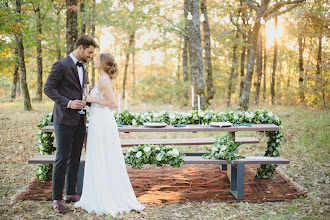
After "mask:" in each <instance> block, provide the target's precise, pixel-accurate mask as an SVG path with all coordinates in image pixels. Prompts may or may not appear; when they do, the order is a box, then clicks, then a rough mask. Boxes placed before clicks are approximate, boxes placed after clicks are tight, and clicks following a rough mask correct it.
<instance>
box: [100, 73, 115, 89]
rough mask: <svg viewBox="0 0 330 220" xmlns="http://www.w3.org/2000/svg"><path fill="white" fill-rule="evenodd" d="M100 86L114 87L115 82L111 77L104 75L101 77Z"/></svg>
mask: <svg viewBox="0 0 330 220" xmlns="http://www.w3.org/2000/svg"><path fill="white" fill-rule="evenodd" d="M100 86H101V87H109V86H110V88H113V83H112V81H111V80H110V78H108V77H106V76H102V77H100Z"/></svg>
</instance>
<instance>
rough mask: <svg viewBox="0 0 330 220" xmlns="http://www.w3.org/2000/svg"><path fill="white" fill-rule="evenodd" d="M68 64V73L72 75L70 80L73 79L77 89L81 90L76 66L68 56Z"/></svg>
mask: <svg viewBox="0 0 330 220" xmlns="http://www.w3.org/2000/svg"><path fill="white" fill-rule="evenodd" d="M68 63H69V66H70V69H71V71H70V73H71V75H73V76H72V78H74V80H75V81H76V83H78V86H79V88H80V89H82V87H81V85H80V80H79V74H78V69H77V66H76V65H75V64H74V62H73V60H72V59H71V57H70V56H68ZM83 75H85V74H83Z"/></svg>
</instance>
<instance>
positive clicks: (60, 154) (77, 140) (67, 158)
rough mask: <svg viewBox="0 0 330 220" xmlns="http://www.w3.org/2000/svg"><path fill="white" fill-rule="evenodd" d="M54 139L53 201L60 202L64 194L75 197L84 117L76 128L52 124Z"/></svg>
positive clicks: (83, 135) (84, 128)
mask: <svg viewBox="0 0 330 220" xmlns="http://www.w3.org/2000/svg"><path fill="white" fill-rule="evenodd" d="M54 128H55V137H56V145H57V148H56V159H55V163H54V168H53V187H52V188H53V196H52V197H53V199H54V200H62V192H63V188H64V182H65V194H66V195H75V194H76V185H77V172H78V168H79V162H80V155H81V150H82V146H83V143H84V139H85V132H86V127H85V125H84V116H83V115H81V117H80V121H79V123H78V125H76V126H70V125H60V124H54Z"/></svg>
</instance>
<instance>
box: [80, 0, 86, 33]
mask: <svg viewBox="0 0 330 220" xmlns="http://www.w3.org/2000/svg"><path fill="white" fill-rule="evenodd" d="M80 13H81V26H80V35H84V34H85V33H86V21H85V0H81V1H80Z"/></svg>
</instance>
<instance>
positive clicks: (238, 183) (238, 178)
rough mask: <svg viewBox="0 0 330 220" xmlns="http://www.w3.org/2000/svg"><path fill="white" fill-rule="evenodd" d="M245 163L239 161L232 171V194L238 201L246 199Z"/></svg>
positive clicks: (232, 167)
mask: <svg viewBox="0 0 330 220" xmlns="http://www.w3.org/2000/svg"><path fill="white" fill-rule="evenodd" d="M244 175H245V173H244V162H243V161H239V162H237V165H232V166H231V169H230V192H231V193H232V194H233V196H234V197H235V198H236V199H238V200H243V199H244Z"/></svg>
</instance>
